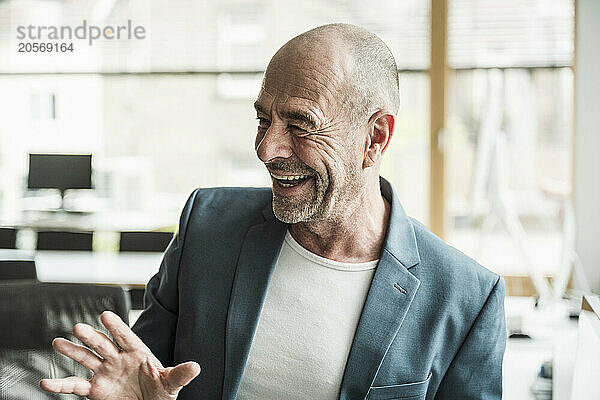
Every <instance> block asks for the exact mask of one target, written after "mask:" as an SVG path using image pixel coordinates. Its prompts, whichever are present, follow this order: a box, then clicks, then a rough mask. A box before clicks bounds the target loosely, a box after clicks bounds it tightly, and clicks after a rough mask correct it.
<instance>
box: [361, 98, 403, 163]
mask: <svg viewBox="0 0 600 400" xmlns="http://www.w3.org/2000/svg"><path fill="white" fill-rule="evenodd" d="M395 122H396V117H395V116H394V114H392V113H391V112H389V111H387V110H378V111H377V112H375V113H374V114H373V115H372V116H371V118H370V119H369V124H368V132H367V140H366V146H365V157H364V161H363V168H368V167H372V166H373V165H375V164H376V163H377V162H378V161H379V160H381V157H382V155H383V152H384V151H385V150H386V148H387V146H388V144H389V143H390V140H391V139H392V135H393V133H394V123H395Z"/></svg>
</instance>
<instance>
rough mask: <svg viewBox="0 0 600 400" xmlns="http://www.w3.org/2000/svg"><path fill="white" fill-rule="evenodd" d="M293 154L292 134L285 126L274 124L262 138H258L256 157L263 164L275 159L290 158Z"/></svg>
mask: <svg viewBox="0 0 600 400" xmlns="http://www.w3.org/2000/svg"><path fill="white" fill-rule="evenodd" d="M292 154H293V152H292V143H291V138H290V134H289V132H287V130H286V129H285V126H284V125H283V124H278V123H275V122H272V123H271V126H269V128H268V129H267V130H266V131H265V133H264V135H263V136H262V138H261V137H260V135H259V136H257V138H256V155H257V156H258V158H259V159H260V160H261V161H262V162H263V163H266V162H269V161H271V160H273V159H275V158H290V157H291V156H292Z"/></svg>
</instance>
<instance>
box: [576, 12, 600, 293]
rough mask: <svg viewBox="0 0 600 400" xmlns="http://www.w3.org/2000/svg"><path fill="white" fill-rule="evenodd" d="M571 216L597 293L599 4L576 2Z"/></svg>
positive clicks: (599, 263) (599, 250) (599, 259)
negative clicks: (573, 178)
mask: <svg viewBox="0 0 600 400" xmlns="http://www.w3.org/2000/svg"><path fill="white" fill-rule="evenodd" d="M576 54H577V60H576V68H577V72H576V73H577V78H576V79H577V84H576V98H577V100H576V105H577V109H576V113H575V118H576V145H575V210H576V211H575V212H576V217H577V251H578V253H579V256H580V258H581V261H582V263H583V267H584V269H585V271H586V275H587V278H588V282H589V284H590V286H591V287H592V290H593V291H595V292H596V293H600V238H599V234H600V1H598V0H577V53H576Z"/></svg>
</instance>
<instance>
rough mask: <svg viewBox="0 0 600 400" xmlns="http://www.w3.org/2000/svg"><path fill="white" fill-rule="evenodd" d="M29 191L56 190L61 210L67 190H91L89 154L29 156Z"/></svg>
mask: <svg viewBox="0 0 600 400" xmlns="http://www.w3.org/2000/svg"><path fill="white" fill-rule="evenodd" d="M27 187H28V188H29V189H58V190H60V193H61V209H64V206H63V205H64V204H63V200H64V194H65V190H67V189H91V188H92V155H91V154H29V175H28V179H27Z"/></svg>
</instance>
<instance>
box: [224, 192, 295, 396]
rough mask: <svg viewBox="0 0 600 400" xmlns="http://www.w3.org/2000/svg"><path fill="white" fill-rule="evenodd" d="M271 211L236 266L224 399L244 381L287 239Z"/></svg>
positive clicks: (250, 234) (250, 237)
mask: <svg viewBox="0 0 600 400" xmlns="http://www.w3.org/2000/svg"><path fill="white" fill-rule="evenodd" d="M268 208H269V210H267V209H265V211H264V214H265V216H266V217H267V220H266V221H265V222H263V223H259V224H257V225H254V226H252V227H250V229H249V230H248V232H247V233H246V237H245V239H244V243H243V244H242V248H241V251H240V256H239V259H238V263H237V269H236V273H235V278H234V281H233V287H232V290H231V297H230V300H229V310H228V314H227V332H226V338H225V376H224V378H223V400H233V399H235V397H236V395H237V391H238V388H239V385H240V382H241V378H242V373H243V371H244V367H245V365H246V360H247V358H248V353H249V351H250V345H251V343H252V338H253V337H254V332H255V330H256V324H257V322H258V317H259V315H260V310H261V308H262V304H263V301H264V299H265V294H266V290H267V285H268V283H269V280H270V278H271V273H272V272H273V268H274V267H275V263H276V261H277V257H278V256H279V251H280V249H281V245H282V243H283V239H284V237H285V232H286V230H287V224H284V223H281V222H279V221H277V220H276V219H275V217H274V216H273V215H272V211H271V212H270V208H271V205H270V204H269V206H268Z"/></svg>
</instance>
